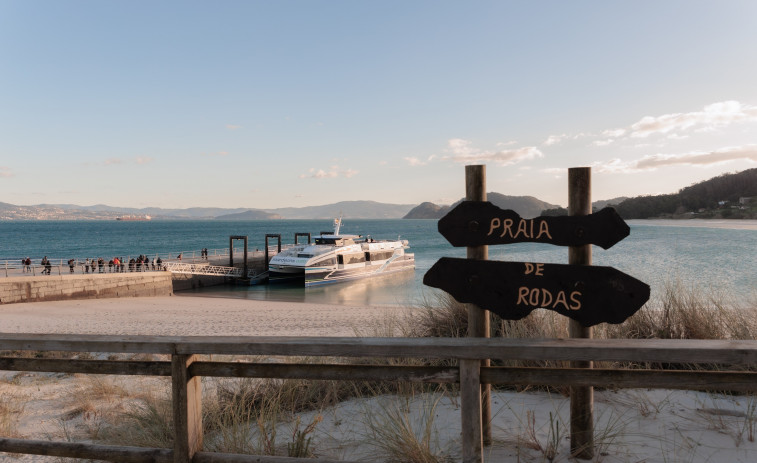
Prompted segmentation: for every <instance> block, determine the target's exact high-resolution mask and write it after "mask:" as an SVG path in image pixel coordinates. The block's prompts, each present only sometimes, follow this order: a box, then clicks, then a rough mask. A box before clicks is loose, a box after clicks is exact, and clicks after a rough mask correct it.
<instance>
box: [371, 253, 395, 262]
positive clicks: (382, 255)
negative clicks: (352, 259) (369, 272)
mask: <svg viewBox="0 0 757 463" xmlns="http://www.w3.org/2000/svg"><path fill="white" fill-rule="evenodd" d="M366 254H367V257H368V260H372V261H376V260H386V259H389V258H390V257H392V256H393V255H394V251H377V252H369V253H366Z"/></svg>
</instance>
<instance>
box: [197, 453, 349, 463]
mask: <svg viewBox="0 0 757 463" xmlns="http://www.w3.org/2000/svg"><path fill="white" fill-rule="evenodd" d="M305 461H306V462H308V461H311V462H314V463H361V462H357V461H349V460H331V459H325V458H318V459H315V460H305ZM302 462H303V459H302V458H294V457H275V456H266V455H242V454H232V453H211V452H197V453H196V454H195V457H194V459H193V460H192V463H302Z"/></svg>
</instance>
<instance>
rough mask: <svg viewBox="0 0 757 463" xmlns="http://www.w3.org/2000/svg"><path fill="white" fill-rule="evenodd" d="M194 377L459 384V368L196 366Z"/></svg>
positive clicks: (264, 364)
mask: <svg viewBox="0 0 757 463" xmlns="http://www.w3.org/2000/svg"><path fill="white" fill-rule="evenodd" d="M189 374H190V376H214V377H227V378H282V379H309V380H341V381H412V382H424V383H456V382H457V381H458V380H459V373H458V370H457V368H455V367H426V366H388V365H326V364H316V365H307V364H275V363H241V362H194V363H192V365H190V367H189Z"/></svg>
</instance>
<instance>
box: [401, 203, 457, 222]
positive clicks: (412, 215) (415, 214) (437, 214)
mask: <svg viewBox="0 0 757 463" xmlns="http://www.w3.org/2000/svg"><path fill="white" fill-rule="evenodd" d="M447 211H449V206H438V205H436V204H434V203H430V202H425V203H422V204H420V205H418V206H415V207H414V208H412V209H411V210H410V212H408V213H407V215H405V217H403V219H440V218H442V217H443V216H444V214H446V213H447Z"/></svg>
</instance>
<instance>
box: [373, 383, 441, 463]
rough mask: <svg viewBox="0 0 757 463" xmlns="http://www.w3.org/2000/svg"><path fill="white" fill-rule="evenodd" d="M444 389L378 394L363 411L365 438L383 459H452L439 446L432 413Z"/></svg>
mask: <svg viewBox="0 0 757 463" xmlns="http://www.w3.org/2000/svg"><path fill="white" fill-rule="evenodd" d="M443 397H444V394H443V393H440V394H428V395H423V396H422V397H420V398H418V397H416V396H413V395H411V396H399V397H394V398H391V399H390V398H388V397H381V398H379V403H378V406H373V407H367V408H366V409H365V412H364V413H363V416H364V421H365V423H364V424H365V427H366V429H367V436H366V437H367V442H368V443H369V444H370V445H372V446H373V447H374V448H375V449H376V451H377V453H378V455H379V456H380V457H382V458H384V459H385V460H386V461H391V462H397V463H442V462H449V461H453V460H452V458H451V457H450V456H449V455H448V454H447V453H446V452H445V451H444V450H443V449H441V448H440V445H439V442H438V438H437V428H436V425H435V421H434V417H435V415H436V407H437V405H438V404H439V401H440V400H441V399H442V398H443Z"/></svg>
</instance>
